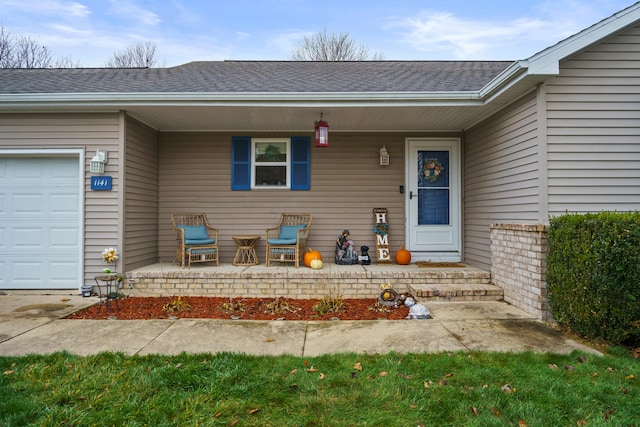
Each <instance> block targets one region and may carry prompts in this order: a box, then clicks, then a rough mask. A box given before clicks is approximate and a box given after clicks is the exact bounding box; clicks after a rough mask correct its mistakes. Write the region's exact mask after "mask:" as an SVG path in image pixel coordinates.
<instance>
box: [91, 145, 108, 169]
mask: <svg viewBox="0 0 640 427" xmlns="http://www.w3.org/2000/svg"><path fill="white" fill-rule="evenodd" d="M106 163H107V152H106V151H100V150H96V155H95V156H93V157H92V158H91V161H90V162H89V171H90V172H91V173H104V165H105V164H106Z"/></svg>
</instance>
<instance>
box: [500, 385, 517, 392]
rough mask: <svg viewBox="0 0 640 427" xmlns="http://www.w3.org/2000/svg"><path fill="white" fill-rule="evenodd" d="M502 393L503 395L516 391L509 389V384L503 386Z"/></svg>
mask: <svg viewBox="0 0 640 427" xmlns="http://www.w3.org/2000/svg"><path fill="white" fill-rule="evenodd" d="M502 391H504V392H505V393H515V392H516V389H515V388H513V387H511V384H505V385H503V386H502Z"/></svg>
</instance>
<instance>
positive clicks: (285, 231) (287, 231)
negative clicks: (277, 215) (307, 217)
mask: <svg viewBox="0 0 640 427" xmlns="http://www.w3.org/2000/svg"><path fill="white" fill-rule="evenodd" d="M306 226H307V224H301V225H283V226H282V227H280V236H278V239H279V240H291V239H293V240H294V241H293V243H282V244H284V245H286V244H289V245H290V244H294V243H296V242H295V241H296V240H297V239H298V230H300V229H301V228H305V227H306Z"/></svg>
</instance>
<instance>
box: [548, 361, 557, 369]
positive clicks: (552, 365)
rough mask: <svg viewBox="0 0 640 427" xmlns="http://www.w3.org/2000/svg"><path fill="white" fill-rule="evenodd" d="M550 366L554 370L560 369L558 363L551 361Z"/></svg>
mask: <svg viewBox="0 0 640 427" xmlns="http://www.w3.org/2000/svg"><path fill="white" fill-rule="evenodd" d="M549 367H550V368H551V369H553V370H556V369H558V365H556V364H555V363H549Z"/></svg>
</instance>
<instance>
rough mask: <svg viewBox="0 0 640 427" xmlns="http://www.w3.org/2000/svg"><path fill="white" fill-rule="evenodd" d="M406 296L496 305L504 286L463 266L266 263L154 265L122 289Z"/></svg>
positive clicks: (128, 276)
mask: <svg viewBox="0 0 640 427" xmlns="http://www.w3.org/2000/svg"><path fill="white" fill-rule="evenodd" d="M386 283H389V284H391V285H392V286H393V288H394V289H395V290H396V291H398V292H410V293H411V294H413V295H414V296H416V297H417V298H418V299H419V300H420V301H496V300H502V299H503V298H504V292H503V290H502V288H500V287H498V286H495V285H493V284H492V283H491V274H490V272H489V271H487V270H483V269H480V268H476V267H472V266H468V265H464V266H462V267H446V268H445V267H440V268H427V267H420V266H417V265H415V264H410V265H395V264H371V265H336V264H333V263H325V264H324V266H323V268H322V269H321V270H312V269H310V268H306V267H300V268H294V267H291V266H285V265H282V266H278V265H271V266H270V267H266V266H265V265H264V264H260V265H255V266H248V267H245V266H234V265H232V264H223V263H221V264H220V265H219V266H214V265H212V264H198V265H192V266H191V268H190V269H187V268H181V267H180V266H179V265H177V264H172V263H158V264H152V265H149V266H145V267H143V268H138V269H135V270H131V271H128V272H126V273H125V280H124V281H123V286H124V291H125V292H126V293H127V294H129V295H132V296H173V295H175V296H177V295H181V296H187V295H191V296H221V297H230V298H233V297H246V298H251V297H254V298H275V297H280V296H285V297H288V298H299V299H309V298H322V297H324V296H326V295H329V294H333V295H341V296H342V297H344V298H377V297H378V295H379V294H380V289H381V285H383V284H386Z"/></svg>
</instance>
